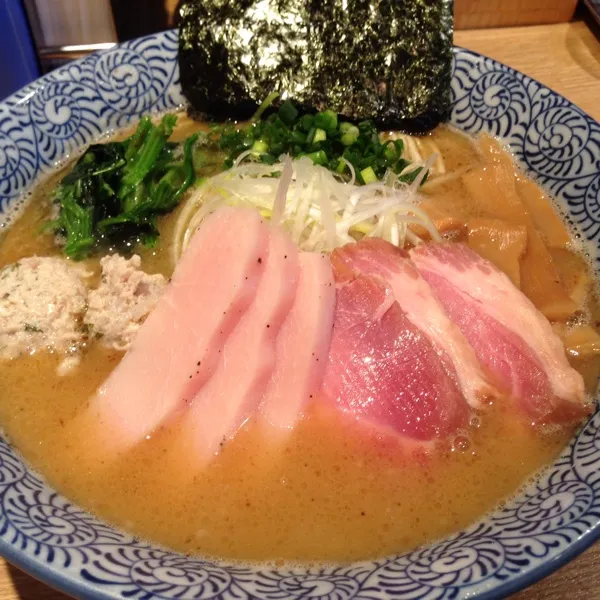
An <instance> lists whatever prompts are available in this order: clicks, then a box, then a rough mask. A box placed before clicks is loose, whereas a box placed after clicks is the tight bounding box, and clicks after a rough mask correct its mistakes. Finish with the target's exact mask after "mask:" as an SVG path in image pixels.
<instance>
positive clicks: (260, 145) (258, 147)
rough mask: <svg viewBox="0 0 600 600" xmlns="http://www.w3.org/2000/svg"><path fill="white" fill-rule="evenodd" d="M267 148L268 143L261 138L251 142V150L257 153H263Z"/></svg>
mask: <svg viewBox="0 0 600 600" xmlns="http://www.w3.org/2000/svg"><path fill="white" fill-rule="evenodd" d="M268 149H269V146H268V144H267V143H266V142H264V141H263V140H256V141H255V142H254V144H252V152H256V153H257V154H264V153H265V152H266V151H267V150H268Z"/></svg>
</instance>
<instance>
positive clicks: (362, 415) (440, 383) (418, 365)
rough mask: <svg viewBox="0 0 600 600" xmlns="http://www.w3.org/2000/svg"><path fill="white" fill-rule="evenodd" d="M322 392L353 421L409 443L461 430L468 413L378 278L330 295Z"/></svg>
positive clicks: (436, 358) (444, 367)
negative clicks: (330, 317) (331, 315)
mask: <svg viewBox="0 0 600 600" xmlns="http://www.w3.org/2000/svg"><path fill="white" fill-rule="evenodd" d="M323 393H324V395H325V396H326V397H328V398H329V399H331V400H332V401H333V402H335V403H336V404H337V406H338V407H339V408H341V409H342V410H343V411H344V412H346V413H348V414H350V415H352V416H354V417H356V418H357V419H365V420H367V421H368V422H370V423H372V424H375V425H377V426H379V427H382V428H384V429H388V430H390V431H393V432H396V433H400V434H401V435H402V436H404V437H405V438H408V439H410V440H413V441H415V442H430V441H434V440H436V439H438V438H443V437H447V436H449V435H452V434H454V433H455V432H456V431H457V430H458V429H459V428H462V427H467V426H468V424H469V416H470V408H469V406H468V404H467V403H466V402H465V399H464V398H463V396H462V394H461V392H460V389H459V387H458V385H457V383H456V382H455V380H454V378H453V377H451V376H450V375H449V374H448V369H447V365H445V364H444V361H442V360H441V359H440V356H439V355H438V353H437V352H436V351H435V349H434V348H433V345H432V343H431V342H430V340H429V339H428V337H427V336H426V335H425V334H424V333H423V332H422V331H421V330H420V329H419V328H418V327H416V326H415V325H414V324H413V323H412V322H411V321H410V319H409V318H408V317H407V315H406V313H405V312H404V311H403V310H402V309H401V308H400V305H399V304H398V302H397V301H396V298H395V296H394V292H393V290H392V288H391V287H390V285H389V284H388V283H387V282H386V281H385V280H384V279H383V278H381V277H380V276H379V275H360V276H359V277H357V278H356V279H354V280H353V281H351V282H349V283H345V284H343V285H342V286H341V287H340V288H338V291H337V300H336V308H335V320H334V327H333V335H332V340H331V348H330V351H329V360H328V362H327V368H326V371H325V378H324V384H323Z"/></svg>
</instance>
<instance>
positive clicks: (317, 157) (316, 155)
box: [307, 150, 327, 165]
mask: <svg viewBox="0 0 600 600" xmlns="http://www.w3.org/2000/svg"><path fill="white" fill-rule="evenodd" d="M307 156H308V158H310V159H311V160H312V161H313V163H314V164H315V165H326V164H327V154H325V152H323V150H318V151H317V152H311V153H310V154H307Z"/></svg>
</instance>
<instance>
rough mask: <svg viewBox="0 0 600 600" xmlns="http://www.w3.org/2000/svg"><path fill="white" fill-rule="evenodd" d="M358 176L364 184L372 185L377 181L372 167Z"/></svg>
mask: <svg viewBox="0 0 600 600" xmlns="http://www.w3.org/2000/svg"><path fill="white" fill-rule="evenodd" d="M360 176H361V177H362V180H363V181H364V182H365V183H373V182H375V181H377V175H375V171H373V167H367V168H366V169H363V170H362V171H361V172H360Z"/></svg>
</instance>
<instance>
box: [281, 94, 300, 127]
mask: <svg viewBox="0 0 600 600" xmlns="http://www.w3.org/2000/svg"><path fill="white" fill-rule="evenodd" d="M297 117H298V109H297V108H296V107H295V106H294V105H293V104H292V102H290V101H289V100H286V101H285V102H284V103H283V104H282V105H281V107H280V108H279V118H280V119H281V120H282V121H283V122H284V123H285V124H286V125H291V124H292V123H293V122H294V121H295V120H296V118H297Z"/></svg>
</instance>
